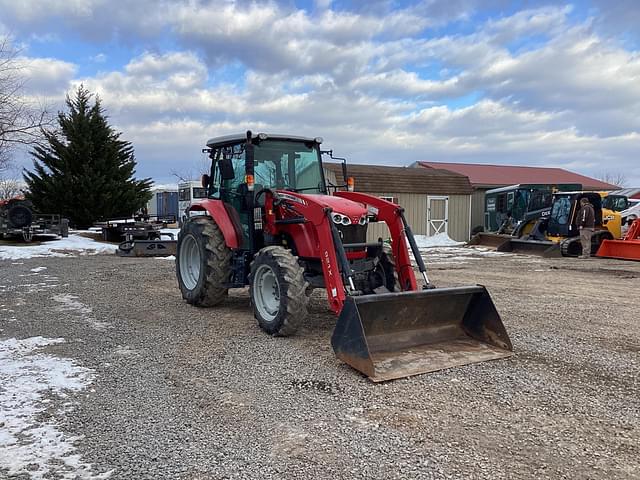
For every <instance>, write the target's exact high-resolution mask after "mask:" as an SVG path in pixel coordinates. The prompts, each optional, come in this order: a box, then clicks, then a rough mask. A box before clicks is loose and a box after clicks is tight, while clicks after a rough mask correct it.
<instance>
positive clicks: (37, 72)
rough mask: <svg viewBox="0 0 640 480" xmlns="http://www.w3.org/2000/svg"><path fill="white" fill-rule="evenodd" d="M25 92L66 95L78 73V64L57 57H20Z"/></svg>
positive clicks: (49, 95) (51, 95)
mask: <svg viewBox="0 0 640 480" xmlns="http://www.w3.org/2000/svg"><path fill="white" fill-rule="evenodd" d="M16 60H17V62H18V65H20V66H21V67H22V71H21V75H22V76H23V77H24V89H25V93H28V94H31V95H37V96H46V97H56V96H60V95H64V94H65V93H66V91H67V88H68V87H69V82H70V81H71V80H72V79H73V78H74V76H75V75H76V73H77V70H78V67H77V65H75V64H73V63H69V62H65V61H62V60H57V59H55V58H30V57H18V58H17V59H16Z"/></svg>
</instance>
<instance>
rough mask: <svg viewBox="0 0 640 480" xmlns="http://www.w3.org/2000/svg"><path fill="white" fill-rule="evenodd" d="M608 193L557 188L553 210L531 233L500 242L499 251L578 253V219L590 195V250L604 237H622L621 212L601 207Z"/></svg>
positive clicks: (550, 253)
mask: <svg viewBox="0 0 640 480" xmlns="http://www.w3.org/2000/svg"><path fill="white" fill-rule="evenodd" d="M603 195H606V192H605V193H598V192H557V193H554V194H553V202H552V206H551V212H550V214H549V215H548V216H545V217H541V218H539V219H538V220H537V222H536V223H535V225H534V226H533V228H532V230H531V232H530V233H529V234H528V235H524V236H522V237H520V238H511V239H508V240H506V241H505V242H504V243H502V244H500V245H499V246H498V247H497V248H496V250H497V251H499V252H513V253H524V254H532V255H540V256H543V257H548V258H549V257H577V256H579V255H581V253H582V245H581V244H580V236H579V235H580V231H579V228H578V225H577V223H576V220H577V215H578V211H579V210H580V200H581V199H582V198H587V199H588V200H589V202H590V203H591V205H593V209H594V212H595V217H596V218H595V229H594V233H593V236H592V237H591V253H592V255H595V253H596V252H597V251H598V249H599V248H600V245H601V243H602V242H603V241H604V240H612V239H617V238H620V237H621V215H620V213H619V212H615V211H613V210H609V209H606V208H603V207H602V198H603Z"/></svg>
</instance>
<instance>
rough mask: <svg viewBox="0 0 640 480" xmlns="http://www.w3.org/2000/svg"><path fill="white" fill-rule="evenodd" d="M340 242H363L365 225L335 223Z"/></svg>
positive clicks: (365, 233)
mask: <svg viewBox="0 0 640 480" xmlns="http://www.w3.org/2000/svg"><path fill="white" fill-rule="evenodd" d="M337 227H338V231H339V232H340V238H341V239H342V243H364V242H366V241H367V226H366V225H337Z"/></svg>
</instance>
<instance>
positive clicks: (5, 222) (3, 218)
mask: <svg viewBox="0 0 640 480" xmlns="http://www.w3.org/2000/svg"><path fill="white" fill-rule="evenodd" d="M37 235H57V236H60V237H67V236H69V220H67V219H66V218H62V216H61V215H59V214H51V213H38V212H36V211H35V210H34V208H33V204H32V203H31V202H30V201H29V200H25V199H23V198H12V199H9V200H2V201H0V237H17V238H20V237H21V238H22V240H24V241H25V242H30V241H31V240H33V237H34V236H37Z"/></svg>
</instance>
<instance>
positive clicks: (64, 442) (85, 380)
mask: <svg viewBox="0 0 640 480" xmlns="http://www.w3.org/2000/svg"><path fill="white" fill-rule="evenodd" d="M63 342H64V339H62V338H53V339H52V338H43V337H31V338H26V339H23V340H17V339H15V338H10V339H7V340H2V341H0V418H1V419H2V423H1V424H0V425H1V426H2V428H1V429H0V469H5V470H6V471H7V473H8V474H9V475H10V476H13V475H26V476H28V477H29V478H32V479H43V478H62V479H76V478H80V479H101V478H107V477H108V476H109V475H110V472H107V473H103V474H95V473H93V472H92V469H91V465H90V464H89V463H85V462H83V461H82V460H81V457H80V455H79V454H77V453H75V452H76V448H75V446H74V445H75V443H76V442H78V441H79V440H80V439H81V437H76V436H71V435H69V434H67V433H65V432H63V431H61V430H60V428H59V427H58V425H57V424H56V423H55V421H54V420H53V419H50V418H51V417H49V416H48V415H47V416H43V415H41V414H42V413H43V412H45V411H46V410H47V408H48V405H47V404H48V403H50V397H51V396H55V397H58V398H68V396H69V394H70V393H77V392H80V391H82V390H84V389H85V388H87V386H88V385H89V384H90V383H91V382H92V381H93V378H94V374H93V371H92V370H90V369H88V368H84V367H81V366H79V365H77V364H76V363H75V362H74V361H73V360H70V359H66V358H60V357H56V356H53V355H48V354H44V353H40V352H38V349H39V348H41V347H44V346H46V345H54V344H58V343H63ZM69 407H70V403H68V402H67V403H66V405H65V407H64V408H63V409H60V410H58V411H57V412H56V413H57V414H61V413H64V412H65V410H67V411H68V410H69ZM43 418H46V420H44V419H43Z"/></svg>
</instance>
